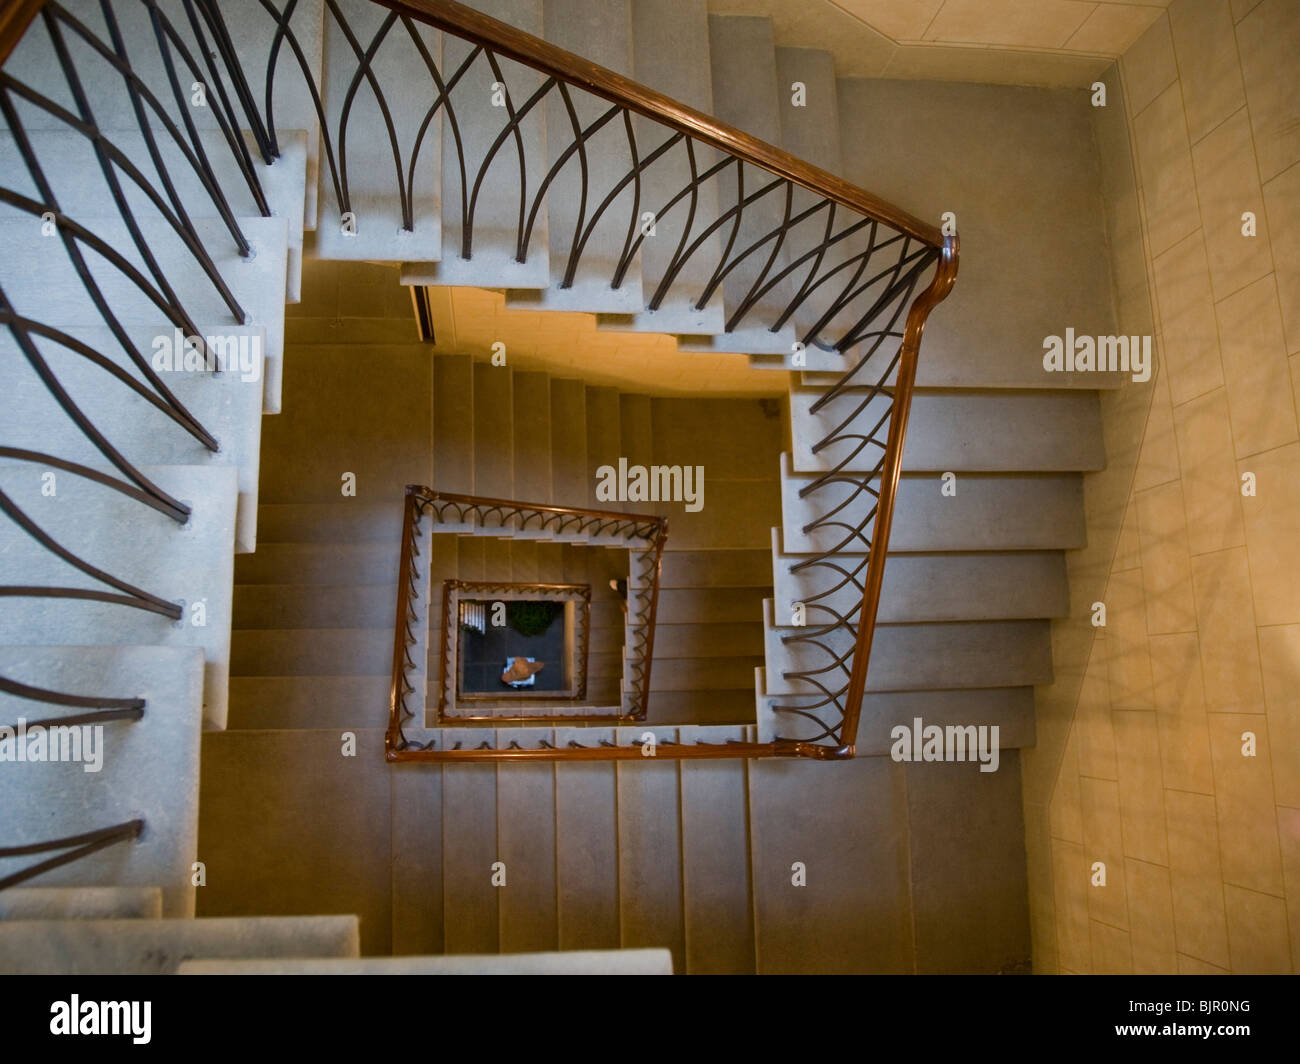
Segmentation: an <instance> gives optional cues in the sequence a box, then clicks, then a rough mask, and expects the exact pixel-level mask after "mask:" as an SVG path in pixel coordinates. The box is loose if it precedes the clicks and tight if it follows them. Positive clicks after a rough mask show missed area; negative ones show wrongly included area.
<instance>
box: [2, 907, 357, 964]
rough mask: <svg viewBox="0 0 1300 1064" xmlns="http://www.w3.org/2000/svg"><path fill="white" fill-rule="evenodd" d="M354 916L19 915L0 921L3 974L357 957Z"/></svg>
mask: <svg viewBox="0 0 1300 1064" xmlns="http://www.w3.org/2000/svg"><path fill="white" fill-rule="evenodd" d="M359 942H360V939H359V932H358V929H357V918H356V917H355V916H232V917H216V918H211V917H209V918H204V919H199V920H19V921H14V922H12V923H4V924H0V973H3V974H5V975H63V976H67V975H172V974H174V973H175V972H176V970H177V969H178V968H179V967H180V966H181V964H182V963H183V962H185V961H188V960H190V959H196V960H198V959H205V960H222V959H225V958H253V957H293V958H296V959H307V958H311V957H357V956H359V950H360V945H359Z"/></svg>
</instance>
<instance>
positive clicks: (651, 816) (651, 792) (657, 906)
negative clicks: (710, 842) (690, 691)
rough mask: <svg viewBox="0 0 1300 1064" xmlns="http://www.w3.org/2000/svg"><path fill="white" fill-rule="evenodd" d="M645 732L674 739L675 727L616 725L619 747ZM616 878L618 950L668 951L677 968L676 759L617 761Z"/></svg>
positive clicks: (680, 948)
mask: <svg viewBox="0 0 1300 1064" xmlns="http://www.w3.org/2000/svg"><path fill="white" fill-rule="evenodd" d="M646 732H652V733H653V734H654V735H655V738H656V742H657V743H659V744H662V743H663V742H664V740H665V739H666V740H668V741H670V742H671V741H676V739H677V729H676V728H666V727H660V726H645V725H640V726H635V727H627V728H619V729H617V742H618V744H619V745H620V746H622V745H625V744H628V743H631V742H632V740H634V739H638V740H639V739H641V737H642V735H643V734H645V733H646ZM616 774H617V777H618V803H617V807H618V879H619V928H620V937H621V945H622V947H623V948H624V949H639V948H646V947H654V948H662V949H669V950H671V951H672V954H673V969H674V970H675V971H682V970H683V967H682V965H683V963H684V959H685V929H684V926H683V914H682V869H681V853H682V846H681V826H680V815H681V814H680V808H681V805H680V777H679V772H678V763H677V762H676V761H673V760H667V761H656V760H655V759H654V758H652V757H642V758H641V759H640V760H637V761H630V760H629V761H619V762H617V765H616Z"/></svg>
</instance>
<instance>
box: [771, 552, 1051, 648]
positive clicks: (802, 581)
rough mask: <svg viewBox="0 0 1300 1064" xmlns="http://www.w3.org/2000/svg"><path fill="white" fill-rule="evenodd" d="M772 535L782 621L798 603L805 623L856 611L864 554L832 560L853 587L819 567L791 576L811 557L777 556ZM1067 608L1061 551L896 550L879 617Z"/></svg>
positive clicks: (1043, 612)
mask: <svg viewBox="0 0 1300 1064" xmlns="http://www.w3.org/2000/svg"><path fill="white" fill-rule="evenodd" d="M773 533H774V534H773V542H772V548H773V549H772V569H773V572H774V573H775V574H776V586H775V590H774V595H773V597H774V601H775V602H776V605H777V609H778V611H779V613H780V615H781V617H782V620H783V623H787V624H790V623H793V614H792V611H793V609H794V604H795V603H803V604H804V613H805V622H806V623H807V624H809V625H817V624H825V623H827V622H829V621H831V620H833V619H834V618H833V614H832V612H831V611H834V613H838V614H839V615H840V616H843V617H848V616H850V615H851V614H852V613H853V611H854V610H856V609H857V608H858V607H859V606H861V604H862V586H861V585H862V580H863V578H864V576H865V572H866V560H867V557H866V555H863V554H848V555H845V554H840V555H837V556H836V558H835V564H837V565H839V566H841V567H842V568H844V569H846V570H847V571H848V572H850V573H852V574H853V577H854V580H853V582H851V583H850V582H844V578H843V576H842V574H840V573H838V572H835V571H832V570H829V569H824V568H821V567H819V566H810V567H808V568H806V569H800V570H797V571H795V570H794V567H795V566H797V565H798V564H800V563H801V562H804V561H807V560H808V559H807V558H806V557H800V556H798V555H786V554H782V553H781V551H780V536H779V533H777V531H776V530H775V529H773ZM841 583H843V586H842V587H837V585H839V584H841ZM831 588H834V589H835V590H834V591H830V593H827V592H828V591H829V589H831ZM819 595H820V596H821V597H818V596H819ZM1069 604H1070V597H1069V585H1068V581H1067V579H1066V572H1065V556H1064V555H1063V554H1062V553H1060V552H1059V551H1024V552H1019V551H1008V552H990V551H980V552H975V553H968V554H901V553H900V554H890V555H889V557H888V559H887V560H886V563H885V579H884V584H883V586H882V587H881V592H880V609H879V611H878V613H877V615H876V616H877V619H878V620H881V621H885V622H905V621H980V620H1009V619H1012V618H1019V617H1064V616H1065V615H1066V613H1067V612H1068V611H1069Z"/></svg>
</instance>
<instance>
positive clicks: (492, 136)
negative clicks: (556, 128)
mask: <svg viewBox="0 0 1300 1064" xmlns="http://www.w3.org/2000/svg"><path fill="white" fill-rule="evenodd" d="M468 6H470V7H472V8H475V9H476V10H478V11H481V12H483V13H484V14H486V15H490V16H491V17H493V18H496V19H500V20H501V21H503V22H507V23H509V24H510V25H512V26H514V27H515V28H516V29H520V30H523V31H524V32H526V33H531V34H533V35H534V36H537V35H539V34H540V33H541V32H542V4H541V0H471V2H470V3H469V5H468ZM472 47H473V46H472V45H471V44H470V43H469V42H468V41H464V40H462V39H460V38H458V37H455V36H453V35H451V34H444V35H443V41H442V55H443V65H442V66H443V70H444V71H454V70H457V69H458V68H459V67H460V65H461V63H462V62H463V61H464V60H465V58H466V56H467V55H468V54H469V52H470V50H471V49H472ZM498 62H499V64H500V69H501V75H502V76H501V79H500V80H501V82H502V83H503V84H504V85H505V86H506V88H507V90H508V92H509V94H510V102H511V104H512V105H513V107H514V108H519V107H520V106H522V105H523V104H524V103H525V102H526V101H527V99H528V98H529V96H531V95H532V93H533V92H534V91H536V89H537V88H538V87H539V86H540V85H541V83H542V77H541V75H540V74H538V73H537V72H536V71H534V70H533V69H532V68H531V67H526V66H523V65H521V64H519V63H515V62H513V61H511V60H508V59H504V58H501V57H498ZM496 80H497V79H496V77H495V76H494V75H493V73H492V70H491V68H490V67H489V65H488V63H487V62H486V61H485V59H484V58H483V57H482V56H480V57H479V58H478V59H477V60H475V62H474V63H473V65H472V66H471V67H470V68H469V70H468V71H467V72H466V74H465V75H464V76H463V77H462V79H461V81H460V82H459V83H458V85H457V88H456V89H455V91H454V92H453V93H452V103H453V105H454V106H455V108H456V118H457V123H458V125H459V135H460V149H461V151H462V152H463V155H464V165H465V171H466V175H467V179H468V184H469V188H468V189H467V190H464V191H462V189H461V178H460V167H461V161H460V159H461V156H460V153H458V151H457V142H456V137H455V134H454V133H453V132H452V128H451V125H452V124H451V123H450V122H444V123H443V135H442V254H441V256H440V258H439V261H438V262H436V263H430V262H406V263H404V264H403V266H402V275H401V276H402V283H403V284H432V285H472V286H476V287H480V288H507V289H509V288H539V289H540V288H546V287H548V286H549V284H550V266H549V257H550V256H549V244H550V237H549V235H548V220H547V217H546V214H545V212H541V211H539V212H538V218H537V222H536V224H535V226H534V228H533V233H532V242H531V244H530V245H529V248H528V255H527V261H525V262H519V261H517V254H518V240H519V236H520V233H519V170H520V164H519V162H518V152H519V151H522V154H523V157H524V161H523V167H524V170H525V171H526V173H527V174H528V188H527V192H528V195H529V207H531V199H532V197H533V196H535V195H536V193H537V188H538V186H539V185H540V182H541V181H542V179H543V175H545V173H546V171H547V169H548V156H547V137H546V120H547V113H546V109H545V108H542V107H535V108H534V109H533V110H532V111H530V112H529V113H528V115H527V116H525V118H524V120H523V121H522V122H520V123H519V125H518V126H517V127H516V128H517V129H518V135H519V140H518V141H517V142H515V143H512V144H511V145H510V147H509V151H508V152H505V151H504V150H503V151H502V152H498V153H497V155H496V157H495V158H494V159H493V162H492V165H491V167H490V168H489V170H488V172H487V175H486V177H484V179H483V182H482V184H481V186H480V187H479V190H478V199H477V201H476V202H475V208H474V210H475V213H474V219H473V234H472V235H473V247H472V254H471V257H470V258H462V257H461V255H462V250H463V248H462V228H463V227H462V223H461V215H462V205H463V203H464V201H465V199H466V198H467V197H468V196H470V195H472V193H473V190H474V183H475V181H476V179H477V175H478V173H479V168H480V165H481V163H482V161H483V159H484V157H485V156H486V154H487V152H488V150H489V149H490V148H491V146H492V142H493V141H494V140H496V138H497V136H498V134H499V133H500V131H501V129H502V127H503V125H504V124H505V123H506V121H507V120H508V119H507V109H506V108H504V107H499V106H496V105H494V104H493V102H492V97H493V92H492V84H493V82H494V81H496ZM431 88H432V86H431ZM416 97H417V98H418V99H419V101H420V106H421V107H422V108H427V106H428V102H427V99H426V97H425V96H424V95H422V94H416ZM517 144H518V145H519V146H518V147H517V146H516V145H517Z"/></svg>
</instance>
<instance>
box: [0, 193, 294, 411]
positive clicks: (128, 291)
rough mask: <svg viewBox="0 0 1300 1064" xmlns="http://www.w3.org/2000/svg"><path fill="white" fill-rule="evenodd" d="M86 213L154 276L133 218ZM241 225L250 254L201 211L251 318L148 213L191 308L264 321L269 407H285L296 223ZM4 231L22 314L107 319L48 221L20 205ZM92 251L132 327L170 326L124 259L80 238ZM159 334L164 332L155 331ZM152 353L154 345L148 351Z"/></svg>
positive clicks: (198, 226) (6, 212)
mask: <svg viewBox="0 0 1300 1064" xmlns="http://www.w3.org/2000/svg"><path fill="white" fill-rule="evenodd" d="M75 218H76V221H77V222H78V223H79V224H80V225H82V226H84V227H85V228H86V229H88V230H89V231H90V232H91V233H94V234H95V235H96V236H97V237H99V238H100V239H101V240H103V241H104V242H105V243H106V244H108V245H109V246H110V247H112V248H113V250H114V251H116V252H117V253H118V254H120V255H121V256H122V257H123V258H124V259H125V260H126V261H127V262H128V263H130V264H131V265H132V266H133V267H134V268H135V269H136V270H138V271H140V272H141V273H142V274H143V275H144V276H146V277H150V279H151V280H150V283H151V284H152V278H151V275H150V274H149V272H148V270H147V268H146V267H145V265H144V262H143V260H142V259H141V257H140V254H139V252H138V250H137V249H136V247H135V243H134V241H133V240H132V239H131V236H130V233H129V231H128V230H127V227H126V223H124V222H123V221H122V220H121V219H120V218H118V217H115V216H104V217H99V218H96V217H92V216H88V215H76V216H75ZM238 221H239V225H240V228H241V230H242V231H243V233H244V236H245V237H246V238H247V240H248V242H249V243H250V244H251V245H252V249H253V254H251V255H250V256H248V257H247V258H245V257H243V256H241V255H240V254H239V252H238V250H237V249H236V247H235V245H234V242H233V241H232V239H231V236H230V233H229V231H227V230H226V228H225V226H224V224H223V223H222V222H220V221H219V220H216V219H211V218H196V219H194V220H193V224H194V230H195V232H196V233H197V235H198V239H199V243H200V244H201V245H202V246H203V247H204V249H206V251H207V252H208V254H209V256H210V257H211V259H212V262H213V265H214V266H215V268H216V270H217V271H218V273H219V274H220V275H221V277H222V278H223V279H224V280H225V282H226V284H227V285H228V286H229V288H230V290H231V292H232V293H233V294H234V296H235V299H236V300H237V301H238V303H239V306H240V307H241V309H242V310H243V312H244V316H245V317H244V321H242V322H240V321H236V320H234V317H233V315H232V313H231V311H230V308H229V307H228V306H227V305H226V303H225V301H224V300H223V299H222V298H221V295H220V293H219V292H218V290H217V289H216V288H215V287H214V286H213V284H212V282H211V280H210V279H209V278H208V276H207V274H206V273H205V272H204V270H203V268H202V266H201V265H200V264H199V263H198V261H197V260H196V259H195V258H194V256H193V255H192V254H191V253H190V251H189V249H188V248H187V247H185V245H184V244H183V243H182V242H181V240H180V239H179V237H177V235H176V233H175V231H174V230H173V229H172V228H171V226H170V225H168V223H167V222H166V221H164V220H163V219H161V218H139V219H137V225H138V227H139V229H140V231H141V233H142V234H143V239H144V240H145V241H146V244H147V246H148V247H149V248H150V250H151V252H152V253H153V255H154V257H155V258H156V260H157V261H158V263H159V265H160V268H162V269H164V270H165V273H166V277H167V280H168V282H169V283H170V284H171V285H172V287H173V288H174V290H175V291H176V292H177V293H183V296H181V298H182V299H183V303H184V308H185V311H186V313H187V314H188V315H189V318H190V320H191V321H193V322H194V323H195V324H196V325H197V324H198V323H203V324H204V325H205V326H207V325H210V326H212V327H213V328H218V329H220V330H222V332H223V333H224V332H226V331H229V330H231V329H232V328H233V327H234V326H238V325H254V326H260V327H261V328H262V329H263V330H264V331H265V332H264V335H265V345H264V352H263V355H264V369H263V373H262V380H263V399H262V409H263V411H264V412H265V413H268V414H275V413H279V411H280V394H281V387H282V382H283V367H284V360H283V354H284V352H283V337H284V306H285V294H286V287H285V286H286V278H287V265H288V249H287V243H286V242H287V239H288V230H287V226H286V219H284V218H249V217H245V218H240V219H238ZM0 240H2V241H3V244H4V246H5V247H6V248H7V249H8V251H9V254H8V255H7V256H6V257H5V259H4V260H3V261H0V284H3V286H4V289H5V295H6V298H8V299H9V301H10V302H11V303H12V304H13V306H14V308H15V309H16V310H17V311H18V312H19V313H21V314H27V315H28V316H31V317H34V318H36V319H37V320H39V319H40V317H41V311H40V308H42V307H51V306H52V307H57V308H58V320H57V322H56V324H57V326H58V328H60V329H63V330H64V331H65V332H66V331H68V328H69V327H70V326H81V327H90V328H103V327H104V324H105V323H104V319H103V317H102V316H101V315H100V312H99V311H98V310H97V309H96V308H95V305H94V303H93V302H92V300H91V297H90V296H89V295H88V294H87V290H86V287H85V285H84V283H83V282H82V280H81V278H80V277H79V276H78V274H77V272H76V270H75V268H74V267H73V264H72V261H71V260H70V259H69V258H68V255H67V252H66V250H65V248H64V246H63V242H62V241H61V240H58V239H52V238H46V237H43V236H42V235H41V226H39V225H36V224H33V219H32V218H31V217H30V216H28V215H26V214H24V213H21V212H19V211H17V210H15V209H13V208H10V207H4V208H3V209H0ZM78 244H79V246H80V247H81V250H82V256H83V258H84V259H85V260H86V264H87V266H88V268H89V270H90V273H91V275H92V276H93V278H94V280H95V282H96V284H97V285H98V287H99V289H100V291H101V292H102V293H103V296H104V299H105V300H106V301H107V303H108V306H109V307H111V308H112V311H113V314H114V315H115V317H116V318H117V319H118V321H120V322H121V323H122V324H123V325H124V326H144V327H145V328H148V329H154V330H155V331H157V330H159V328H160V326H161V328H162V331H163V332H164V333H165V334H168V335H170V333H171V329H169V328H167V327H166V322H165V319H163V318H162V315H161V314H160V312H159V309H158V307H157V305H155V304H154V303H153V302H151V301H150V300H149V299H148V298H147V297H146V296H145V295H144V293H143V292H142V291H141V289H140V288H138V287H137V286H136V284H135V283H134V282H133V281H131V280H130V279H129V278H128V277H127V275H126V274H124V273H122V272H121V271H120V270H119V269H118V268H117V267H116V266H114V265H112V264H111V263H110V262H108V261H107V260H105V259H104V258H102V257H101V256H100V255H99V254H98V253H96V252H95V251H93V250H91V249H90V247H89V246H87V245H82V244H81V243H80V242H78ZM155 334H156V333H155ZM142 354H143V355H145V356H146V357H151V352H148V351H145V352H142Z"/></svg>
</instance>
